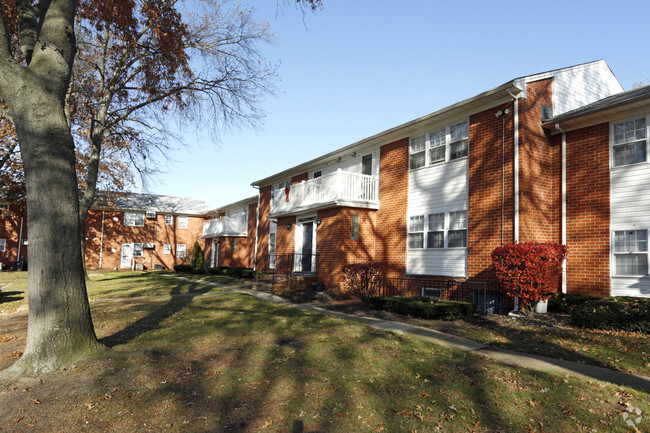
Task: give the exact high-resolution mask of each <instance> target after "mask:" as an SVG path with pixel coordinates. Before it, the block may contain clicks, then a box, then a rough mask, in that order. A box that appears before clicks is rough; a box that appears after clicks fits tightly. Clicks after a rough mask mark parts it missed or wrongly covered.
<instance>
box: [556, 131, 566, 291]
mask: <svg viewBox="0 0 650 433" xmlns="http://www.w3.org/2000/svg"><path fill="white" fill-rule="evenodd" d="M555 129H557V130H558V131H560V132H561V133H562V245H566V237H567V236H566V232H567V229H566V221H567V218H566V213H567V208H566V191H567V186H566V162H567V158H566V152H567V151H566V132H564V131H563V130H562V128H561V127H560V124H559V123H556V124H555ZM566 291H567V279H566V257H565V258H564V261H563V262H562V293H566Z"/></svg>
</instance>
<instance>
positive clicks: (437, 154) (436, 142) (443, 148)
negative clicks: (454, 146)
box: [429, 128, 447, 164]
mask: <svg viewBox="0 0 650 433" xmlns="http://www.w3.org/2000/svg"><path fill="white" fill-rule="evenodd" d="M446 154H447V133H446V131H445V129H444V128H443V129H438V130H437V131H433V132H429V164H436V163H438V162H445V157H446Z"/></svg>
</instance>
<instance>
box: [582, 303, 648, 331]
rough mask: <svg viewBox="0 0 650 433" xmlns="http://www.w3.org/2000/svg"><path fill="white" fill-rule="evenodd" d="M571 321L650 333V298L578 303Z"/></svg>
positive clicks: (592, 327) (591, 326)
mask: <svg viewBox="0 0 650 433" xmlns="http://www.w3.org/2000/svg"><path fill="white" fill-rule="evenodd" d="M571 321H572V322H573V324H574V325H577V326H581V327H583V328H591V329H604V330H608V331H631V332H643V333H650V298H632V297H626V296H621V297H616V298H601V299H595V300H590V301H586V302H583V303H581V304H579V305H576V306H575V307H574V308H573V310H572V311H571Z"/></svg>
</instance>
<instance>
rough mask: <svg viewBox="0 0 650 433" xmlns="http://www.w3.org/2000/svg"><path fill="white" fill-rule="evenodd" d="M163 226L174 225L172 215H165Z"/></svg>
mask: <svg viewBox="0 0 650 433" xmlns="http://www.w3.org/2000/svg"><path fill="white" fill-rule="evenodd" d="M165 225H166V226H173V225H174V215H165Z"/></svg>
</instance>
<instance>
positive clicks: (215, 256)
mask: <svg viewBox="0 0 650 433" xmlns="http://www.w3.org/2000/svg"><path fill="white" fill-rule="evenodd" d="M217 266H219V242H217V241H216V240H214V239H212V263H211V264H210V267H211V268H216V267H217Z"/></svg>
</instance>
